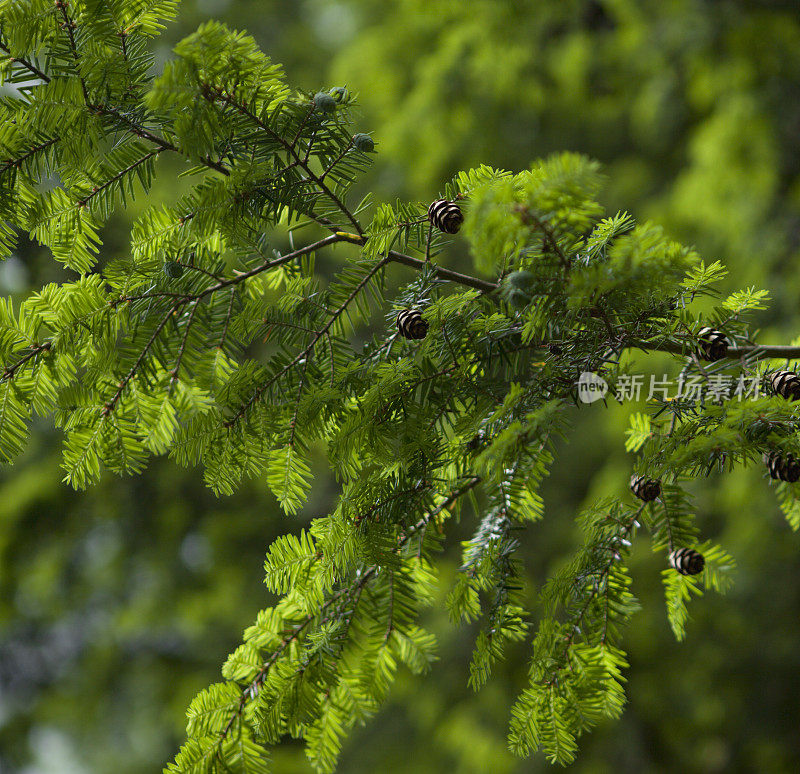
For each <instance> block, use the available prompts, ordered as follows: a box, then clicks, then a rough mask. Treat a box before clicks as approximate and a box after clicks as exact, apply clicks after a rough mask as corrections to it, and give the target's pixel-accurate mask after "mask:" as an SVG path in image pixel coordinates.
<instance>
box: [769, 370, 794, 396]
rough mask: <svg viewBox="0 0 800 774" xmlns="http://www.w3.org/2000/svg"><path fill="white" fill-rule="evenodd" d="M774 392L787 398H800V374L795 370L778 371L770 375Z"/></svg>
mask: <svg viewBox="0 0 800 774" xmlns="http://www.w3.org/2000/svg"><path fill="white" fill-rule="evenodd" d="M769 383H770V386H771V387H772V390H773V392H774V393H775V394H776V395H780V396H781V397H782V398H786V400H800V376H798V375H797V374H796V373H795V372H794V371H776V372H775V373H774V374H772V375H771V376H770V377H769Z"/></svg>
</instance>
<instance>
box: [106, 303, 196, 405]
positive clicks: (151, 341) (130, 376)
mask: <svg viewBox="0 0 800 774" xmlns="http://www.w3.org/2000/svg"><path fill="white" fill-rule="evenodd" d="M180 306H181V305H179V306H178V307H170V310H169V312H167V314H166V315H165V316H164V319H163V320H162V321H161V322H160V323H159V324H158V325H157V326H156V329H155V330H154V331H153V335H152V336H150V339H149V340H148V342H147V344H145V346H144V349H142V351H141V353H139V357H138V358H137V359H136V362H135V363H134V364H133V367H132V368H131V370H130V371H128V373H127V374H126V375H125V376H124V377H123V379H122V381H121V382H120V383H119V385H118V386H117V391H116V392H115V393H114V396H113V397H112V398H111V400H110V401H109V402H108V403H106V405H105V406H104V407H103V410H102V415H103V416H104V417H107V416H108V415H109V414H110V413H111V412H112V411H113V410H114V409H115V408H116V405H117V402H118V401H119V399H120V397H121V395H122V393H123V391H124V390H125V387H126V386H127V385H128V383H129V382H130V380H131V379H133V377H134V376H135V375H136V372H137V371H138V370H139V366H140V365H141V364H142V363H143V362H144V359H145V357H147V353H148V352H149V351H150V350H151V348H152V347H153V344H155V342H156V339H157V338H158V335H159V333H161V331H162V330H164V326H165V325H166V324H167V323H168V322H169V321H170V319H171V318H172V315H173V313H174V312H175V311H177V309H179V308H180Z"/></svg>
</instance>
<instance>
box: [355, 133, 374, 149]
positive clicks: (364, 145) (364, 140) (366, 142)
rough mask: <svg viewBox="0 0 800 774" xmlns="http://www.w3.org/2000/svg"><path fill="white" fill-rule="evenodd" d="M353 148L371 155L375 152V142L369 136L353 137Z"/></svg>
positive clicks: (359, 135) (357, 135)
mask: <svg viewBox="0 0 800 774" xmlns="http://www.w3.org/2000/svg"><path fill="white" fill-rule="evenodd" d="M353 147H354V148H355V149H356V150H360V151H361V152H362V153H371V152H372V151H374V150H375V141H374V140H373V139H372V137H370V136H369V135H368V134H361V133H359V134H355V135H353Z"/></svg>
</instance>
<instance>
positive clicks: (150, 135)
mask: <svg viewBox="0 0 800 774" xmlns="http://www.w3.org/2000/svg"><path fill="white" fill-rule="evenodd" d="M88 107H89V109H90V110H93V111H94V112H96V113H100V114H102V115H106V116H109V117H111V118H114V119H116V120H117V121H120V122H122V123H124V124H125V125H126V126H127V127H128V128H129V129H130V130H131V132H132V133H133V134H135V135H136V136H137V137H141V138H142V139H144V140H148V141H149V142H152V143H154V144H155V145H158V146H159V147H160V148H161V150H166V151H172V152H173V153H177V154H179V155H181V156H184V157H185V158H188V159H189V160H190V161H199V162H200V163H201V164H203V165H204V166H206V167H209V168H210V169H214V170H216V171H217V172H219V173H220V174H223V175H225V176H226V177H227V176H229V175H230V170H229V169H228V168H227V167H226V166H224V165H223V164H220V163H219V162H217V161H214V160H213V159H212V158H211V157H209V156H205V157H201V158H198V159H195V158H194V157H193V156H191V155H190V154H189V153H186V151H183V150H181V149H180V148H179V147H178V146H177V145H174V144H173V143H171V142H169V141H168V140H166V139H165V138H163V137H161V136H159V135H157V134H155V133H154V132H152V131H150V130H149V129H147V128H145V127H144V126H142V125H141V124H139V123H137V122H136V121H133V120H132V119H130V118H128V117H127V116H125V115H124V114H122V113H120V112H119V111H118V110H116V109H115V108H113V107H110V106H109V105H104V104H100V103H98V104H89V105H88Z"/></svg>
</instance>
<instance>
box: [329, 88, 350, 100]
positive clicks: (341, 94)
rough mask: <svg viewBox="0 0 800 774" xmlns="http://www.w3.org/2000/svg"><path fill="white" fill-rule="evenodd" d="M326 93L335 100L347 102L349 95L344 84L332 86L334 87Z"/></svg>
mask: <svg viewBox="0 0 800 774" xmlns="http://www.w3.org/2000/svg"><path fill="white" fill-rule="evenodd" d="M328 94H330V95H331V96H332V97H333V98H334V99H335V100H336V101H337V102H347V98H348V97H349V96H350V95H349V94H348V93H347V89H346V88H345V87H344V86H334V88H332V89H331V90H330V91H329V92H328Z"/></svg>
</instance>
